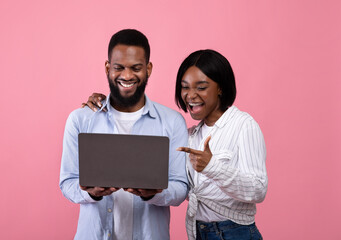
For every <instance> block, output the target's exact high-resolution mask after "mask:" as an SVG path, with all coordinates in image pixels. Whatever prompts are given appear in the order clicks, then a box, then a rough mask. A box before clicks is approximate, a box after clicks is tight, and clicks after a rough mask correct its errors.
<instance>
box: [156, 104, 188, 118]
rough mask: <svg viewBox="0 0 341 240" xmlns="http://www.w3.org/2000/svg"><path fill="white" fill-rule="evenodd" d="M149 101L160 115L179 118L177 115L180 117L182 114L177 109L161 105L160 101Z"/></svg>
mask: <svg viewBox="0 0 341 240" xmlns="http://www.w3.org/2000/svg"><path fill="white" fill-rule="evenodd" d="M151 102H152V104H153V106H154V108H155V110H156V111H157V112H158V114H160V115H161V116H162V115H165V116H167V117H170V118H172V117H174V118H179V117H180V118H182V115H181V114H180V113H179V112H178V111H176V110H174V109H172V108H170V107H167V106H165V105H163V104H161V103H158V102H154V101H151Z"/></svg>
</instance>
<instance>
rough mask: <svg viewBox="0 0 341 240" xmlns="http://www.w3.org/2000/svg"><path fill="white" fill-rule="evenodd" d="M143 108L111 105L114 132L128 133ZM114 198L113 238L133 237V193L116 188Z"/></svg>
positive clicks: (119, 239) (121, 239) (116, 239)
mask: <svg viewBox="0 0 341 240" xmlns="http://www.w3.org/2000/svg"><path fill="white" fill-rule="evenodd" d="M143 109H144V107H143V108H141V109H140V110H138V111H136V112H119V111H117V110H116V109H114V108H113V107H112V108H111V110H112V112H113V118H114V123H115V128H114V133H116V134H130V133H131V130H132V128H133V126H134V124H135V122H136V121H137V120H138V119H139V118H140V117H141V116H142V112H143ZM112 196H113V199H114V210H113V214H114V236H113V237H114V239H115V240H125V239H127V240H130V239H132V238H133V214H134V213H133V194H131V193H129V192H126V191H124V190H123V189H120V190H118V191H117V192H115V193H113V194H112Z"/></svg>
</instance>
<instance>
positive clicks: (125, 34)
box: [108, 29, 150, 63]
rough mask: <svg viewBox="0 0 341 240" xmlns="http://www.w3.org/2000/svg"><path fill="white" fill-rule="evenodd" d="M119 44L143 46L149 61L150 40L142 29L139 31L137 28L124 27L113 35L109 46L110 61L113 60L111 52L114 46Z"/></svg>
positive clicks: (147, 61)
mask: <svg viewBox="0 0 341 240" xmlns="http://www.w3.org/2000/svg"><path fill="white" fill-rule="evenodd" d="M118 44H123V45H127V46H137V47H142V48H143V49H144V54H145V58H146V63H149V57H150V46H149V42H148V39H147V37H146V36H145V35H144V34H143V33H141V32H140V31H137V30H135V29H123V30H121V31H119V32H117V33H115V34H114V35H112V37H111V39H110V42H109V47H108V61H110V60H111V53H112V50H113V48H114V47H115V46H116V45H118Z"/></svg>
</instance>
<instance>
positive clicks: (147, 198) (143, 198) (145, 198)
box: [140, 194, 155, 201]
mask: <svg viewBox="0 0 341 240" xmlns="http://www.w3.org/2000/svg"><path fill="white" fill-rule="evenodd" d="M154 196H155V194H154V195H152V196H149V197H142V196H140V197H141V199H142V200H143V201H148V200H150V199H152V198H153V197H154Z"/></svg>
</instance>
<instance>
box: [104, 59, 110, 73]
mask: <svg viewBox="0 0 341 240" xmlns="http://www.w3.org/2000/svg"><path fill="white" fill-rule="evenodd" d="M109 70H110V63H109V61H108V60H107V61H105V74H106V75H108V74H109Z"/></svg>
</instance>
